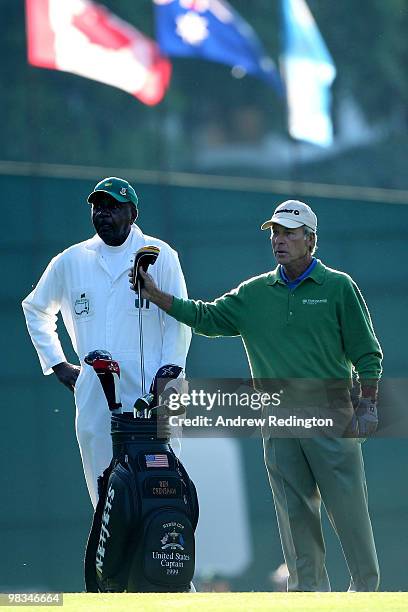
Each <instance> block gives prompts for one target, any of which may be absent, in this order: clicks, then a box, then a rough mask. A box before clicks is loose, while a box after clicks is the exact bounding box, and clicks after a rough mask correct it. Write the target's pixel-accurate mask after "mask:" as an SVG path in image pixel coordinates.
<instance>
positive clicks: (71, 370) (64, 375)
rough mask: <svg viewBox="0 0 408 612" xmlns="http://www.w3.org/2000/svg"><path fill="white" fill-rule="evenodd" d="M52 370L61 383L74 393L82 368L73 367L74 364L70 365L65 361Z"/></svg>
mask: <svg viewBox="0 0 408 612" xmlns="http://www.w3.org/2000/svg"><path fill="white" fill-rule="evenodd" d="M52 369H53V370H54V373H55V375H56V377H57V378H58V380H59V381H60V383H62V384H63V385H64V386H65V387H67V388H68V389H69V390H70V391H72V392H73V391H74V389H75V383H76V380H77V378H78V376H79V373H80V371H81V368H80V367H79V366H76V365H73V364H72V363H68V362H67V361H63V362H62V363H58V364H57V365H55V366H54V367H53V368H52Z"/></svg>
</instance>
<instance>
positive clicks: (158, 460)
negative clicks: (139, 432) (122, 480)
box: [145, 455, 169, 468]
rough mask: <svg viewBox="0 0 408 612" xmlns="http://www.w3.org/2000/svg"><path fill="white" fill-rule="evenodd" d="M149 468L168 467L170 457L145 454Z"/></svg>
mask: <svg viewBox="0 0 408 612" xmlns="http://www.w3.org/2000/svg"><path fill="white" fill-rule="evenodd" d="M145 460H146V467H147V468H168V467H169V459H168V457H167V455H145Z"/></svg>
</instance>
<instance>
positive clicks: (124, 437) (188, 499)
mask: <svg viewBox="0 0 408 612" xmlns="http://www.w3.org/2000/svg"><path fill="white" fill-rule="evenodd" d="M158 419H160V417H159V416H157V415H155V416H154V417H153V418H139V419H135V418H133V414H132V413H126V414H112V416H111V435H112V444H113V459H112V462H111V464H110V466H109V467H108V468H107V469H106V470H105V472H104V473H103V475H102V476H101V477H100V478H99V481H98V489H99V502H98V504H97V507H96V510H95V514H94V518H93V523H92V528H91V532H90V535H89V538H88V544H87V549H86V555H85V584H86V590H87V591H88V592H123V591H127V592H183V591H189V590H190V583H191V580H192V577H193V574H194V563H195V543H194V532H195V529H196V526H197V522H198V500H197V494H196V490H195V487H194V484H193V482H192V481H191V480H190V478H189V476H188V474H187V472H186V470H185V469H184V467H183V465H182V464H181V462H180V461H179V460H178V458H177V457H176V456H175V454H174V453H173V451H172V449H171V447H170V445H169V432H168V430H167V431H166V425H165V426H164V428H163V427H160V424H159V423H158Z"/></svg>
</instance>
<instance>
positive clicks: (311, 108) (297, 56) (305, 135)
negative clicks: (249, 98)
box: [281, 0, 336, 146]
mask: <svg viewBox="0 0 408 612" xmlns="http://www.w3.org/2000/svg"><path fill="white" fill-rule="evenodd" d="M281 2H282V15H283V51H282V54H281V67H282V70H283V74H284V79H285V85H286V97H287V104H288V114H289V118H288V121H289V133H290V135H291V136H293V138H297V139H299V140H307V141H309V142H313V143H315V144H318V145H321V146H329V145H330V144H331V143H332V140H333V127H332V122H331V117H330V106H331V93H330V86H331V84H332V82H333V80H334V78H335V76H336V68H335V65H334V63H333V60H332V57H331V55H330V53H329V51H328V49H327V47H326V45H325V42H324V40H323V37H322V35H321V34H320V32H319V29H318V27H317V25H316V22H315V20H314V19H313V16H312V14H311V12H310V10H309V8H308V6H307V4H306V1H305V0H281Z"/></svg>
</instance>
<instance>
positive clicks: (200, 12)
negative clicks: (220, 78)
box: [153, 0, 283, 93]
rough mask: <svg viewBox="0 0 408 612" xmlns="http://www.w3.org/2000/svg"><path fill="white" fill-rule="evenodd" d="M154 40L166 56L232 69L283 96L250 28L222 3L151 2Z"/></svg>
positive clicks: (271, 64)
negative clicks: (203, 60)
mask: <svg viewBox="0 0 408 612" xmlns="http://www.w3.org/2000/svg"><path fill="white" fill-rule="evenodd" d="M153 2H154V4H155V17H156V39H157V42H158V44H159V47H160V50H161V51H162V53H164V54H166V55H168V56H184V57H185V56H188V57H199V58H203V59H207V60H211V61H213V62H220V63H222V64H227V65H228V66H233V69H234V71H233V74H234V73H236V74H238V75H240V76H243V75H245V74H246V73H248V74H251V75H253V76H255V77H258V78H260V79H263V80H264V81H266V82H267V83H268V84H269V85H272V86H273V87H275V88H276V89H277V90H278V91H279V92H281V93H283V86H282V82H281V78H280V75H279V72H278V71H277V69H276V66H275V63H274V61H273V60H272V58H271V57H269V56H268V54H267V53H266V51H265V49H264V48H263V46H262V43H261V42H260V40H259V38H258V37H257V35H256V34H255V32H254V30H253V29H252V27H251V26H250V25H249V24H248V23H247V22H246V21H244V19H242V17H241V16H240V15H239V14H238V13H237V12H236V11H234V9H233V8H232V7H231V6H230V5H229V4H228V2H226V1H225V0H153Z"/></svg>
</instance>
